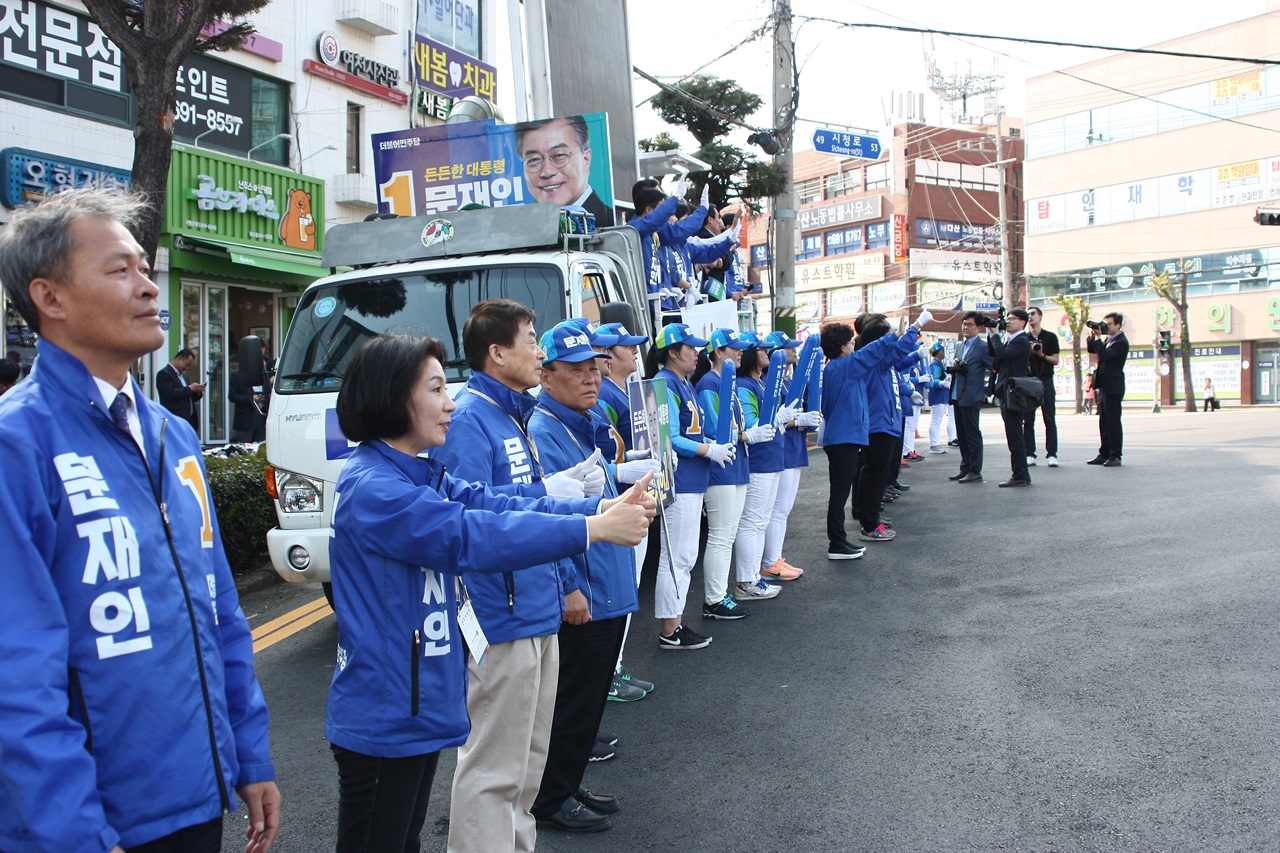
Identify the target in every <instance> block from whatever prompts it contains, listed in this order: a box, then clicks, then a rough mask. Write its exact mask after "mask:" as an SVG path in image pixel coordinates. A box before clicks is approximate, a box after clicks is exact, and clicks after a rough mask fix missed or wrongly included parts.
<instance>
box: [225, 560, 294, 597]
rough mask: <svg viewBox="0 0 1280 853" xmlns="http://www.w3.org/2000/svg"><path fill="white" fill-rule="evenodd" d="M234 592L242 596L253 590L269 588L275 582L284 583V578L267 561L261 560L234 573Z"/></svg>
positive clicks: (258, 590)
mask: <svg viewBox="0 0 1280 853" xmlns="http://www.w3.org/2000/svg"><path fill="white" fill-rule="evenodd" d="M235 581H236V592H237V593H239V594H240V595H241V596H242V597H243V596H245V595H249V594H250V593H254V592H261V591H262V590H264V589H270V588H271V587H273V586H275V585H276V584H281V583H284V579H283V578H281V577H280V576H279V575H278V574H276V571H275V569H273V568H271V563H270V562H269V561H263V562H262V563H259V564H258V565H256V566H254V567H253V568H251V569H249V570H247V571H244V572H241V573H240V574H238V575H235Z"/></svg>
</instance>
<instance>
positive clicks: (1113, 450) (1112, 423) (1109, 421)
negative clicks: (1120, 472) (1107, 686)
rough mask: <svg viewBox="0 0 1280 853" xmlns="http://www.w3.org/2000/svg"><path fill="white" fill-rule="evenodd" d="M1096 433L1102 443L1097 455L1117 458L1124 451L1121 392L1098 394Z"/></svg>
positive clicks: (1122, 396) (1122, 397)
mask: <svg viewBox="0 0 1280 853" xmlns="http://www.w3.org/2000/svg"><path fill="white" fill-rule="evenodd" d="M1097 396H1098V433H1099V435H1100V436H1101V438H1102V444H1101V446H1100V447H1099V448H1098V455H1099V456H1102V457H1104V458H1106V459H1110V458H1111V457H1113V456H1114V457H1115V458H1117V459H1119V458H1120V457H1121V456H1122V455H1123V453H1124V427H1123V426H1121V424H1120V414H1121V409H1122V406H1121V403H1122V402H1123V401H1124V395H1123V394H1098V395H1097Z"/></svg>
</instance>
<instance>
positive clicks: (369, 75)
mask: <svg viewBox="0 0 1280 853" xmlns="http://www.w3.org/2000/svg"><path fill="white" fill-rule="evenodd" d="M316 55H317V56H318V57H319V58H320V61H319V62H316V61H315V60H313V59H304V60H303V61H302V70H303V71H306V72H307V73H308V74H314V75H316V76H317V77H325V78H328V79H329V80H332V81H334V82H335V83H341V84H343V85H344V86H350V87H351V88H352V89H358V90H359V91H361V92H365V93H367V94H370V95H373V96H375V97H378V98H382V99H383V100H384V101H390V102H391V103H393V104H401V105H403V104H407V103H409V96H408V95H407V94H406V93H404V92H402V91H400V89H399V86H400V69H398V68H392V67H391V66H390V65H386V64H384V63H381V62H377V61H375V60H373V59H370V58H369V57H367V56H365V55H363V54H360V53H356V52H355V51H354V50H347V49H345V48H343V47H342V44H341V43H340V42H339V41H338V34H337V33H335V32H333V30H325V31H324V32H322V33H320V36H319V38H317V39H316Z"/></svg>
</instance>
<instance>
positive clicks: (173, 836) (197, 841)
mask: <svg viewBox="0 0 1280 853" xmlns="http://www.w3.org/2000/svg"><path fill="white" fill-rule="evenodd" d="M221 849H222V818H221V817H215V818H214V819H213V820H211V821H209V822H208V823H198V824H196V825H195V826H188V827H186V828H185V829H179V830H178V831H177V832H172V833H170V834H168V835H166V836H164V837H163V838H157V839H156V840H155V841H148V842H147V843H146V844H135V845H134V846H132V847H130V848H129V853H218V851H220V850H221Z"/></svg>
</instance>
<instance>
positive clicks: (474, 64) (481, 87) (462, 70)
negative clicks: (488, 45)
mask: <svg viewBox="0 0 1280 853" xmlns="http://www.w3.org/2000/svg"><path fill="white" fill-rule="evenodd" d="M413 74H414V80H415V82H417V84H418V86H420V87H421V88H423V89H429V90H430V91H432V92H438V93H440V94H442V95H448V96H450V97H451V98H466V97H468V96H470V95H479V96H480V97H482V98H487V99H488V100H490V101H492V100H494V93H495V91H496V79H497V71H496V70H495V69H494V67H493V66H492V65H486V64H485V63H483V62H481V61H480V60H478V59H475V58H474V57H470V56H467V55H466V54H465V53H463V52H462V51H460V50H454V49H453V48H451V47H447V46H445V45H443V44H441V43H439V42H436V41H432V40H431V39H429V38H426V37H425V36H421V35H416V36H414V44H413Z"/></svg>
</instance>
